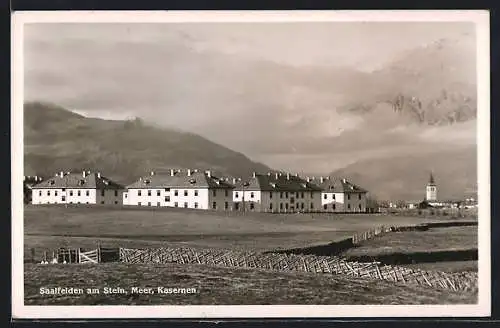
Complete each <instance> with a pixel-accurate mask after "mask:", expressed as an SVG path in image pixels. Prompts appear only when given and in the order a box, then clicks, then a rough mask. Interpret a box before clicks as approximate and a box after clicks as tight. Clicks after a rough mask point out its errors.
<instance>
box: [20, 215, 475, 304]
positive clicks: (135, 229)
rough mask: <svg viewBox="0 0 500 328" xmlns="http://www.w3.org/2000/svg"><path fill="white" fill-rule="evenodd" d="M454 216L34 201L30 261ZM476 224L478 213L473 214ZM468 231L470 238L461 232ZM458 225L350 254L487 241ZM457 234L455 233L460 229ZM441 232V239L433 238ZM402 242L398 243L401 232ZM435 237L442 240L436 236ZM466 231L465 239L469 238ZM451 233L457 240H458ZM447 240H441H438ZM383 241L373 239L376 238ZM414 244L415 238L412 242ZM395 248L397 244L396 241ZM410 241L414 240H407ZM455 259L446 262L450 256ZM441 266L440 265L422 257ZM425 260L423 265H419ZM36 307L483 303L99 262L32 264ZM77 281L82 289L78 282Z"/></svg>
mask: <svg viewBox="0 0 500 328" xmlns="http://www.w3.org/2000/svg"><path fill="white" fill-rule="evenodd" d="M456 220H459V219H457V218H453V217H450V216H446V217H435V216H433V217H423V216H422V217H417V216H415V217H409V216H408V217H407V216H391V215H377V214H362V215H360V214H352V215H348V214H334V215H331V214H330V215H325V214H283V215H276V214H265V213H245V214H242V213H224V212H212V211H196V210H185V209H165V208H163V209H159V208H156V209H155V208H147V209H139V208H126V207H124V208H113V207H88V206H69V207H67V208H66V207H58V206H31V205H27V206H25V208H24V259H25V262H29V261H30V260H31V257H32V250H34V252H35V254H34V255H35V260H36V261H39V260H40V259H41V258H42V255H43V252H44V251H48V254H49V256H50V254H51V253H50V252H51V251H52V250H55V249H57V248H59V247H72V248H75V247H81V248H86V249H95V248H96V246H97V244H100V245H101V246H103V247H125V248H150V247H151V248H156V247H193V248H198V247H199V248H206V247H210V248H224V249H233V250H234V249H238V250H250V251H268V250H280V249H289V248H295V247H306V246H312V245H325V244H328V243H331V242H334V241H340V240H344V239H346V238H349V237H351V236H352V235H353V234H355V233H357V232H363V231H366V230H369V229H373V228H375V227H380V226H382V225H383V226H411V225H418V224H422V223H429V222H437V221H456ZM466 220H467V221H470V218H468V219H466ZM463 228H465V230H464V232H463V235H460V233H459V231H461V229H463ZM474 228H477V227H461V228H455V229H457V230H456V232H455V233H456V238H455V239H453V238H452V239H449V238H448V233H441V234H433V233H432V232H431V231H429V232H412V233H415V234H420V233H424V234H425V233H427V234H428V235H429V236H427V235H426V237H425V238H424V239H420V235H413V234H412V233H410V232H404V233H401V234H400V235H398V234H399V233H388V234H387V235H384V236H379V237H376V238H374V239H372V240H370V241H367V242H366V244H362V245H360V247H358V248H353V249H351V250H348V252H356V251H358V252H368V250H370V251H371V249H376V250H377V252H386V251H387V250H385V249H384V247H392V248H391V249H392V251H394V250H396V249H398V247H399V248H405V247H406V248H407V250H411V249H419V247H423V248H426V247H427V249H428V250H432V247H436V245H437V244H439V243H441V244H442V245H444V246H443V247H445V246H446V247H456V246H457V245H458V244H460V240H467V241H466V242H467V243H468V245H469V246H470V245H472V244H474V243H477V240H476V241H474V238H475V239H477V233H476V235H474V234H473V229H474ZM445 229H451V230H449V231H454V230H453V229H452V228H445ZM430 235H432V237H431V236H430ZM393 237H394V238H395V240H396V241H391V240H392V238H393ZM429 238H431V239H432V238H434V239H435V240H436V241H435V243H429V240H430V239H429ZM464 238H465V239H464ZM448 239H449V240H448ZM438 240H439V242H438ZM371 243H373V244H371ZM405 243H406V244H405ZM388 245H389V246H388ZM405 245H406V246H405ZM445 263H446V262H445ZM445 263H439V264H437V265H438V268H439V266H440V267H441V268H452V269H453V268H454V269H453V270H451V269H450V270H441V271H460V270H461V268H463V265H467V266H468V267H469V268H471V269H472V270H474V267H475V266H476V267H477V262H473V261H472V262H465V263H458V264H452V265H451V266H448V267H447V266H446V264H445ZM421 264H423V265H424V266H425V265H427V266H429V267H432V263H421ZM415 265H417V266H418V264H415ZM24 274H25V301H26V304H110V305H111V304H434V303H439V304H448V303H449V304H452V303H453V304H456V303H474V302H475V301H476V299H477V292H467V293H463V292H460V293H459V292H450V291H449V290H446V291H444V290H434V289H432V288H428V287H426V286H410V285H397V284H396V285H395V284H394V283H391V282H387V281H373V280H365V279H360V278H354V277H344V276H339V275H326V274H311V273H300V272H271V271H265V270H248V269H240V268H221V267H212V266H210V267H208V266H204V265H181V264H169V265H137V264H126V263H101V264H99V265H83V264H82V265H36V264H31V263H25V268H24ZM159 282H161V284H163V285H165V284H168V285H172V284H174V285H175V284H182V285H190V286H191V285H192V286H194V287H197V288H200V290H201V292H200V293H198V294H195V295H183V296H182V298H180V297H171V296H168V297H166V296H164V295H149V296H148V295H142V296H141V295H111V296H110V295H103V294H101V295H84V296H80V297H75V296H58V297H54V296H47V295H40V294H39V293H38V289H39V288H40V287H42V286H44V287H50V286H65V285H68V286H73V287H76V286H82V287H85V288H86V287H89V286H93V287H99V288H103V287H104V286H107V285H109V286H117V285H118V286H122V287H123V288H129V287H132V286H136V285H138V284H139V285H140V286H143V285H144V286H146V285H148V286H157V285H158V284H159ZM75 284H76V286H75Z"/></svg>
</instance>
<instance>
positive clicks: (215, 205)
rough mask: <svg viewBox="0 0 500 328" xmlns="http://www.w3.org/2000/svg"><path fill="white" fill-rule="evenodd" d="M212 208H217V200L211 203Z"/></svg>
mask: <svg viewBox="0 0 500 328" xmlns="http://www.w3.org/2000/svg"><path fill="white" fill-rule="evenodd" d="M214 191H215V190H214ZM212 209H214V210H215V209H217V202H213V203H212Z"/></svg>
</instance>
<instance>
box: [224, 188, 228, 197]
mask: <svg viewBox="0 0 500 328" xmlns="http://www.w3.org/2000/svg"><path fill="white" fill-rule="evenodd" d="M224 196H226V197H228V196H229V190H227V189H226V190H224Z"/></svg>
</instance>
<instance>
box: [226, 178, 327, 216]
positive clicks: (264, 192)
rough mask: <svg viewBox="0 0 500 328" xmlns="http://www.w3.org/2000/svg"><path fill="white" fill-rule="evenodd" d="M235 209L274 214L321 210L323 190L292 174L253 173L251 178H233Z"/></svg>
mask: <svg viewBox="0 0 500 328" xmlns="http://www.w3.org/2000/svg"><path fill="white" fill-rule="evenodd" d="M233 182H234V183H235V189H234V190H233V202H234V206H235V209H236V210H241V211H257V212H272V213H290V212H318V211H321V189H320V188H319V187H318V186H316V185H314V184H312V183H309V182H307V181H306V180H304V179H302V178H300V177H299V176H298V175H292V174H290V173H279V172H273V173H271V172H269V173H267V174H257V173H253V175H252V177H251V178H250V179H249V180H248V181H243V180H238V181H233Z"/></svg>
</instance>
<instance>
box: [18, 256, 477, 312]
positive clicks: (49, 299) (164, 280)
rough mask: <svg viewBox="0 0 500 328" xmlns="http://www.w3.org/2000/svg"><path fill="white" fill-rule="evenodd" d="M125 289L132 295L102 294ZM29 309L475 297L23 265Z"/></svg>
mask: <svg viewBox="0 0 500 328" xmlns="http://www.w3.org/2000/svg"><path fill="white" fill-rule="evenodd" d="M42 287H43V288H53V287H77V288H84V289H85V288H99V289H100V290H101V293H100V294H98V295H88V294H84V295H72V296H66V295H57V296H54V295H41V294H40V293H39V290H40V288H42ZM104 287H121V288H123V289H125V290H126V291H127V292H128V294H108V295H106V294H103V293H102V292H103V291H104ZM131 287H153V288H154V289H156V288H157V287H167V288H169V287H172V288H175V287H177V288H196V289H197V290H198V292H197V293H196V294H160V293H155V294H152V295H139V294H132V293H130V288H131ZM24 288H25V304H26V305H35V304H36V305H40V304H44V305H56V304H59V305H118V304H127V305H138V304H154V305H172V304H175V305H188V304H191V305H195V304H197V305H201V304H207V305H222V304H242V305H244V304H246V305H265V304H273V305H275V304H332V305H334V304H344V305H346V304H377V305H378V304H472V303H476V302H477V293H465V292H452V291H442V290H436V289H430V288H427V287H425V286H410V285H395V284H394V283H391V282H386V281H373V280H364V279H359V278H350V277H344V276H339V275H334V276H332V275H326V274H307V273H299V272H295V273H277V272H270V271H263V270H245V269H235V268H231V269H230V268H220V267H207V266H202V265H180V264H169V265H156V266H155V265H149V266H144V265H132V264H124V263H107V264H106V263H105V264H99V265H61V264H60V265H33V264H27V265H25V287H24Z"/></svg>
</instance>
